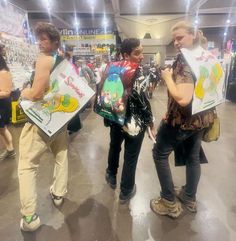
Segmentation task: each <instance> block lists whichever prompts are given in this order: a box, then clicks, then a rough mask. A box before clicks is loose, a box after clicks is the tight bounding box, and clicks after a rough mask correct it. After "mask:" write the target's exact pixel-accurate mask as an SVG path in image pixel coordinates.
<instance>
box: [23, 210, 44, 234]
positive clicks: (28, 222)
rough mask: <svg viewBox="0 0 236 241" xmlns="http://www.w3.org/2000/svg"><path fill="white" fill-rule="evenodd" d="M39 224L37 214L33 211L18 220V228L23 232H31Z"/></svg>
mask: <svg viewBox="0 0 236 241" xmlns="http://www.w3.org/2000/svg"><path fill="white" fill-rule="evenodd" d="M39 226H40V219H39V216H38V215H37V214H36V213H35V214H33V215H29V216H23V217H22V218H21V220H20V228H21V230H23V231H25V232H33V231H35V230H36V229H38V228H39Z"/></svg>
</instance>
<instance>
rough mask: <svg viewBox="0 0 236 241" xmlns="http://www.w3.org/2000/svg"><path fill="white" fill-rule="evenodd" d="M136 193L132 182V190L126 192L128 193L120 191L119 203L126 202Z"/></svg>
mask: <svg viewBox="0 0 236 241" xmlns="http://www.w3.org/2000/svg"><path fill="white" fill-rule="evenodd" d="M135 194H136V184H134V187H133V190H132V191H131V192H130V193H128V194H123V192H122V191H121V192H120V196H119V199H120V204H125V203H126V202H128V201H129V200H130V199H131V198H132V197H134V195H135Z"/></svg>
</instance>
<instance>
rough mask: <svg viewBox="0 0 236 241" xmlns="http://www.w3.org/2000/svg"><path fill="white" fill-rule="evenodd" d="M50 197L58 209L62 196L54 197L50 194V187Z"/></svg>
mask: <svg viewBox="0 0 236 241" xmlns="http://www.w3.org/2000/svg"><path fill="white" fill-rule="evenodd" d="M50 195H51V198H52V201H53V203H54V205H55V206H57V207H59V206H61V205H62V203H63V200H64V198H63V197H62V196H56V195H55V194H53V192H52V186H51V187H50Z"/></svg>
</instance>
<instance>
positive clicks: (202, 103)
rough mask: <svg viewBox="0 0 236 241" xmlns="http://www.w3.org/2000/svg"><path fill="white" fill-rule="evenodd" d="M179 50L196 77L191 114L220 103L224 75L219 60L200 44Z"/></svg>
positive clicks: (221, 100)
mask: <svg viewBox="0 0 236 241" xmlns="http://www.w3.org/2000/svg"><path fill="white" fill-rule="evenodd" d="M181 52H182V53H183V55H184V58H185V59H186V61H187V62H188V64H189V66H190V67H191V69H192V71H193V73H194V75H195V77H196V83H195V88H194V95H193V102H192V114H196V113H198V112H201V111H204V110H207V109H210V108H212V107H215V106H216V105H218V104H220V103H222V102H223V100H224V98H223V87H224V79H225V78H224V76H225V75H224V71H223V69H222V66H221V64H220V62H219V60H218V59H217V58H216V57H215V56H214V55H213V54H212V53H211V52H209V51H207V50H205V49H203V48H202V47H200V46H198V47H197V48H195V49H192V50H188V49H181Z"/></svg>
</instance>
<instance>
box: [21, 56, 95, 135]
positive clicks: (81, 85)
mask: <svg viewBox="0 0 236 241" xmlns="http://www.w3.org/2000/svg"><path fill="white" fill-rule="evenodd" d="M93 95H94V91H93V90H92V89H91V88H90V87H89V86H88V85H87V84H86V83H85V81H84V80H83V79H82V78H81V77H79V76H78V75H77V73H76V72H75V70H74V67H73V66H72V65H71V64H70V63H69V62H68V61H67V60H64V61H63V62H62V63H60V64H59V65H58V66H57V68H56V69H55V70H54V71H53V72H52V74H51V76H50V89H49V91H48V92H47V93H46V95H45V97H44V99H43V100H41V101H37V102H32V101H27V100H24V101H22V102H21V106H22V108H23V110H24V112H25V114H26V115H27V116H28V117H29V118H30V119H31V120H32V121H33V122H34V123H35V124H36V125H37V126H38V127H39V128H41V129H42V130H43V131H44V132H45V133H46V134H47V135H48V136H52V135H54V134H55V133H56V132H58V131H59V130H60V129H61V128H63V126H65V125H66V124H67V122H69V120H70V119H71V118H72V117H73V116H74V115H75V114H76V113H77V112H78V111H79V110H80V109H81V108H82V107H83V106H84V105H85V104H86V103H87V102H88V101H89V99H90V98H91V97H92V96H93Z"/></svg>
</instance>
